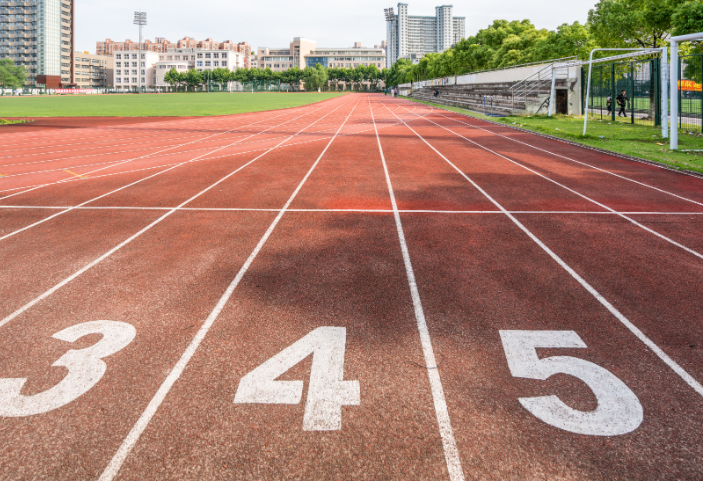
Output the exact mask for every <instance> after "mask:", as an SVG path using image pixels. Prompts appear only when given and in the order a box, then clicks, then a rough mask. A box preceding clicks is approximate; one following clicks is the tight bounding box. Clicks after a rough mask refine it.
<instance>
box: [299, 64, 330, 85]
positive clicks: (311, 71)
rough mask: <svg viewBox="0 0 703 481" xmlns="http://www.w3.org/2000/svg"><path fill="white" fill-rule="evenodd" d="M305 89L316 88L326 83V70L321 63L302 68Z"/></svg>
mask: <svg viewBox="0 0 703 481" xmlns="http://www.w3.org/2000/svg"><path fill="white" fill-rule="evenodd" d="M304 75H305V76H304V81H305V90H317V89H319V88H321V87H322V86H323V85H325V84H327V79H328V75H327V70H326V69H325V67H323V66H322V65H321V64H319V63H318V64H317V65H316V66H315V67H306V68H305V70H304Z"/></svg>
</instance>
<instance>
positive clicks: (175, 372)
mask: <svg viewBox="0 0 703 481" xmlns="http://www.w3.org/2000/svg"><path fill="white" fill-rule="evenodd" d="M359 101H361V99H359ZM359 101H357V103H356V104H355V105H354V107H353V108H352V109H351V110H350V111H349V115H348V116H347V119H346V120H345V121H344V122H343V123H342V124H341V125H340V126H339V129H338V130H337V133H339V131H340V130H342V128H343V127H344V124H345V123H346V121H347V120H348V119H349V117H351V115H352V113H353V112H354V110H355V109H356V106H357V105H358V104H359ZM336 138H337V135H335V136H333V137H332V138H331V139H330V140H329V142H328V143H327V145H326V146H325V148H324V150H323V151H322V153H321V154H320V155H319V157H318V158H317V160H316V161H315V163H314V164H313V165H312V167H310V169H309V170H308V172H307V174H305V177H303V180H302V181H300V184H298V187H297V188H296V189H295V191H294V192H293V194H292V195H291V196H290V198H289V199H288V201H287V202H286V203H285V205H284V206H283V208H282V209H280V211H279V212H278V215H277V216H276V218H275V219H274V220H273V222H272V223H271V225H269V227H268V229H266V232H265V233H264V235H263V237H262V238H261V239H260V240H259V243H258V244H257V245H256V247H255V248H254V250H253V251H252V253H251V254H249V257H248V258H247V260H246V261H245V262H244V264H243V265H242V267H241V269H239V272H237V275H236V276H235V278H234V279H233V280H232V282H231V283H230V285H229V286H228V287H227V289H226V290H225V292H224V294H222V297H220V300H219V301H218V302H217V304H216V305H215V308H214V309H213V310H212V311H211V312H210V315H209V316H208V317H207V319H206V320H205V322H204V323H203V325H202V326H201V327H200V329H199V330H198V332H197V333H196V334H195V336H194V337H193V340H192V341H191V342H190V344H189V345H188V347H187V348H186V350H185V352H184V353H183V354H182V355H181V357H180V359H179V360H178V362H177V363H176V365H175V366H174V367H173V369H172V370H171V372H169V374H168V376H166V379H165V380H164V382H163V383H162V384H161V386H160V387H159V389H158V391H156V394H154V397H153V398H152V399H151V401H150V402H149V404H148V405H147V407H146V409H145V410H144V412H143V413H142V414H141V416H139V419H137V422H136V423H135V424H134V426H133V427H132V429H131V430H130V432H129V433H128V434H127V437H126V438H125V439H124V441H123V442H122V445H121V446H120V447H119V449H118V450H117V452H116V453H115V455H114V456H113V457H112V459H111V460H110V463H109V464H108V465H107V467H106V468H105V470H104V471H103V473H102V475H101V476H100V478H99V480H100V481H109V480H112V479H113V478H114V477H115V476H116V475H117V473H118V472H119V470H120V468H121V467H122V464H123V463H124V461H125V459H127V456H128V455H129V453H130V452H131V451H132V449H133V448H134V446H135V444H136V443H137V441H139V437H140V436H141V435H142V433H143V432H144V430H145V429H146V427H147V426H148V425H149V422H150V421H151V419H152V418H153V417H154V415H155V414H156V411H157V410H158V409H159V406H161V403H162V402H163V401H164V399H165V398H166V396H167V395H168V393H169V391H170V390H171V388H172V387H173V385H174V384H175V383H176V381H178V379H179V378H180V377H181V374H183V371H184V370H185V368H186V366H188V363H189V362H190V360H191V358H192V357H193V355H194V354H195V351H197V349H198V347H200V344H201V343H202V342H203V339H205V336H206V335H207V333H208V331H210V328H211V327H212V326H213V324H214V323H215V321H216V320H217V318H218V316H219V315H220V313H221V312H222V309H224V307H225V305H226V304H227V301H229V299H230V297H232V294H233V293H234V290H235V289H236V288H237V286H238V285H239V283H240V282H241V280H242V278H243V277H244V275H245V274H246V273H247V271H248V270H249V267H250V266H251V264H252V263H253V262H254V259H256V256H257V255H258V254H259V252H260V251H261V249H262V248H263V247H264V244H266V241H267V240H268V239H269V237H270V236H271V234H272V233H273V230H274V229H275V228H276V226H277V225H278V223H279V222H280V220H281V218H282V217H283V216H284V214H285V213H286V211H287V210H288V207H289V206H290V205H291V204H292V203H293V200H294V199H295V198H296V196H297V195H298V192H300V190H301V189H302V188H303V185H304V184H305V182H306V181H307V180H308V178H309V177H310V175H311V174H312V172H313V170H315V167H317V165H318V164H319V163H320V160H321V159H322V157H323V156H324V155H325V153H327V150H328V149H329V147H330V145H332V142H334V140H335V139H336Z"/></svg>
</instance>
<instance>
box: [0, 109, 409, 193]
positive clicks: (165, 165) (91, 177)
mask: <svg viewBox="0 0 703 481" xmlns="http://www.w3.org/2000/svg"><path fill="white" fill-rule="evenodd" d="M398 124H399V122H395V123H393V124H389V125H384V126H382V127H379V129H384V128H387V127H393V126H394V125H398ZM328 130H330V129H324V130H323V131H322V132H326V131H328ZM371 130H373V129H366V130H360V131H358V132H350V133H346V134H340V135H339V137H346V136H350V135H358V134H361V133H364V132H368V131H371ZM319 133H320V132H319V131H315V132H313V134H319ZM279 138H282V137H275V139H279ZM267 140H274V139H267ZM322 140H326V138H320V139H314V140H306V141H302V142H296V143H293V144H286V145H284V146H282V147H281V148H286V147H292V146H294V145H300V144H305V143H310V142H320V141H322ZM251 143H254V142H251ZM197 150H200V149H195V150H194V151H197ZM262 150H266V147H264V148H260V149H253V150H247V151H245V152H236V153H231V154H230V153H228V154H225V155H220V156H215V157H210V156H205V157H202V158H198V160H195V161H192V162H200V161H201V160H214V159H219V158H223V157H232V156H236V155H243V154H249V153H252V152H259V151H262ZM187 152H192V151H187ZM182 153H183V152H173V153H170V154H164V155H162V156H160V158H162V157H167V156H169V155H180V154H182ZM117 162H121V161H117ZM176 164H178V162H174V163H170V164H161V165H156V166H152V167H145V168H142V169H133V170H125V171H119V172H114V173H111V174H103V175H91V176H90V177H89V178H87V179H86V178H84V179H78V178H76V177H70V178H68V179H62V180H59V181H56V182H51V183H47V184H39V185H29V186H27V185H25V186H22V187H13V188H11V189H6V190H0V193H3V192H14V191H18V190H22V189H27V190H24V191H23V192H15V194H13V195H8V196H6V197H2V198H0V200H3V199H6V198H9V197H12V196H14V195H20V194H24V193H26V192H30V191H32V190H34V188H38V187H48V186H52V185H57V184H63V183H67V182H78V181H83V182H85V181H90V180H95V179H101V178H103V177H110V176H113V175H121V174H131V173H134V172H143V171H146V170H153V169H158V168H161V167H169V166H172V165H176ZM117 165H119V164H115V165H114V166H117ZM100 170H105V169H100ZM82 175H89V173H86V174H82Z"/></svg>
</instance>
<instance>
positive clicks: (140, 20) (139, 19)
mask: <svg viewBox="0 0 703 481" xmlns="http://www.w3.org/2000/svg"><path fill="white" fill-rule="evenodd" d="M134 25H139V62H138V63H137V65H139V70H137V73H139V77H137V78H138V80H139V82H138V84H139V91H140V92H141V90H142V27H143V26H144V25H146V12H134ZM144 68H145V69H146V62H145V63H144Z"/></svg>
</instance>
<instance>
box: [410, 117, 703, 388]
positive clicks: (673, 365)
mask: <svg viewBox="0 0 703 481" xmlns="http://www.w3.org/2000/svg"><path fill="white" fill-rule="evenodd" d="M405 125H406V127H407V128H408V129H410V131H412V132H413V133H414V134H415V135H416V136H417V137H418V138H419V139H420V140H422V141H423V142H424V143H425V144H427V145H428V146H429V147H430V148H431V149H432V150H433V151H434V152H435V153H436V154H437V155H439V156H440V157H441V158H442V159H444V160H445V161H446V162H447V163H448V164H449V165H450V166H452V167H453V168H454V170H456V171H457V172H458V173H459V175H461V176H462V177H464V179H466V180H467V181H468V182H469V183H470V184H471V185H473V186H474V187H475V188H476V190H478V191H479V192H481V194H483V195H484V196H485V197H486V198H487V199H488V200H489V201H490V202H491V203H492V204H493V205H495V206H496V207H497V208H498V209H500V210H501V212H503V213H504V214H505V215H506V216H507V217H508V218H509V219H510V220H511V221H512V222H513V223H514V224H515V225H516V226H518V228H520V230H522V231H523V232H524V233H525V234H527V235H528V236H529V237H530V239H532V240H533V241H534V242H535V243H536V244H537V245H538V246H540V247H541V248H542V250H543V251H544V252H546V253H547V255H549V257H551V258H552V259H553V260H554V261H555V262H556V263H557V264H559V265H560V266H561V267H562V268H563V269H564V270H565V271H566V272H568V273H569V274H570V275H571V277H573V278H574V279H575V280H576V281H577V282H578V283H579V284H581V286H583V288H584V289H586V290H587V291H588V292H589V293H590V294H591V295H592V296H593V297H595V298H596V299H597V300H598V302H600V303H601V305H603V306H604V307H605V308H606V309H608V311H610V313H611V314H612V315H613V316H615V318H616V319H617V320H619V321H620V322H621V323H622V324H623V325H624V326H625V327H626V328H627V329H628V330H629V331H630V332H631V333H632V334H634V335H635V337H637V338H638V339H639V340H640V341H642V342H643V343H644V344H645V345H646V346H647V347H648V348H650V349H651V350H652V351H653V352H654V353H655V354H656V355H657V356H658V357H659V359H661V360H662V361H664V363H665V364H666V365H667V366H669V367H670V368H671V369H672V370H673V371H674V372H675V373H676V374H678V375H679V377H681V379H683V381H684V382H685V383H686V384H688V385H689V386H690V387H691V388H692V389H693V390H694V391H696V392H697V393H698V394H699V395H701V396H703V386H702V385H701V384H700V383H699V382H698V381H696V380H695V379H694V378H693V376H691V375H690V374H689V373H688V372H686V371H685V370H684V369H683V368H682V367H681V366H680V365H679V364H678V363H677V362H676V361H674V360H673V359H672V358H670V357H669V355H668V354H666V353H665V352H664V351H663V350H662V349H661V348H660V347H659V346H657V345H656V344H655V343H654V342H653V341H652V340H651V339H649V337H647V336H646V335H645V334H644V333H643V332H642V331H641V330H640V329H639V328H638V327H637V326H635V325H634V324H633V323H632V322H630V320H629V319H627V318H626V317H625V316H624V315H623V314H622V313H621V312H620V311H618V310H617V309H616V308H615V306H613V305H612V304H611V303H610V302H608V300H607V299H606V298H605V297H603V296H602V295H601V294H600V293H599V292H598V291H597V290H596V289H595V288H594V287H593V286H591V285H590V284H589V283H588V282H586V280H585V279H583V278H582V277H581V276H580V275H578V273H576V271H574V270H573V269H572V268H571V267H569V265H568V264H567V263H566V262H564V261H563V260H562V259H561V258H560V257H559V256H558V255H557V254H556V253H555V252H554V251H552V250H551V249H550V248H549V247H547V245H546V244H544V243H543V242H542V241H541V240H539V239H538V238H537V237H536V236H535V235H534V234H533V233H532V232H531V231H530V230H529V229H528V228H527V227H525V226H524V225H523V224H522V223H521V222H520V221H519V220H517V218H516V217H515V216H514V215H512V214H511V213H510V212H509V211H508V210H506V209H505V208H504V207H503V206H502V205H501V204H499V203H498V202H497V201H496V200H495V199H494V198H493V197H491V196H490V195H488V193H487V192H486V191H485V190H483V189H482V188H481V187H480V186H479V185H478V184H477V183H476V182H474V181H473V179H471V178H470V177H469V176H468V175H466V174H465V173H464V172H462V171H461V169H459V168H458V167H457V166H456V165H454V164H453V163H452V162H451V161H450V160H449V159H448V158H446V157H445V156H444V155H442V153H441V152H440V151H438V150H437V149H435V148H434V147H433V146H432V144H430V143H429V142H428V141H427V140H425V139H424V138H423V137H422V136H421V135H420V134H419V133H417V132H416V131H415V130H414V129H413V128H412V127H410V126H409V125H408V124H407V123H406V124H405Z"/></svg>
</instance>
